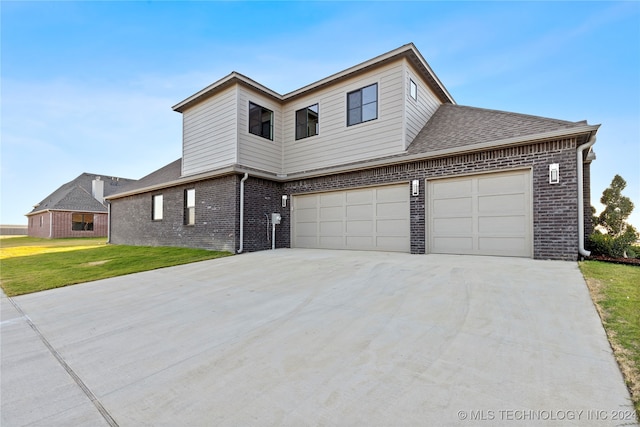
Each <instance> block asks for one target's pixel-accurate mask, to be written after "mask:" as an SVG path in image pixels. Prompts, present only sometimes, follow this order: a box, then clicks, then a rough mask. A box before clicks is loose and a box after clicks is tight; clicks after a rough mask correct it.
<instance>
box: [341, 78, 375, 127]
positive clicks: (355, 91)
mask: <svg viewBox="0 0 640 427" xmlns="http://www.w3.org/2000/svg"><path fill="white" fill-rule="evenodd" d="M372 86H375V88H376V99H375V101H372V102H367V103H366V104H365V103H363V102H362V92H363V91H364V90H365V89H368V88H370V87H372ZM357 92H360V105H359V106H358V107H355V108H349V107H350V103H349V96H350V95H352V94H354V93H357ZM379 100H380V97H379V96H378V82H375V83H371V84H370V85H367V86H363V87H361V88H360V89H356V90H352V91H350V92H347V117H346V119H347V127H349V126H355V125H359V124H360V123H366V122H370V121H373V120H377V119H378V102H379ZM374 103H375V106H376V114H375V117H372V118H370V119H367V120H363V119H362V112H363V110H364V106H365V105H371V104H374ZM356 109H359V110H360V121H357V122H354V123H349V122H350V120H349V117H350V113H351V111H355V110H356Z"/></svg>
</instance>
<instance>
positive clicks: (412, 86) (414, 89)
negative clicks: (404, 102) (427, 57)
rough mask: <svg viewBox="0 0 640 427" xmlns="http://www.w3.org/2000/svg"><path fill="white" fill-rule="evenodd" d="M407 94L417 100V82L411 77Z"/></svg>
mask: <svg viewBox="0 0 640 427" xmlns="http://www.w3.org/2000/svg"><path fill="white" fill-rule="evenodd" d="M414 92H415V93H414ZM409 96H410V97H411V99H413V100H414V101H417V100H418V84H417V83H416V82H415V81H413V79H409Z"/></svg>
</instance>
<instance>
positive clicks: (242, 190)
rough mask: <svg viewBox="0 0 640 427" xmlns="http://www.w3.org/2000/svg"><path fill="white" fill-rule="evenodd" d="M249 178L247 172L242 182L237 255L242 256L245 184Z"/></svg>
mask: <svg viewBox="0 0 640 427" xmlns="http://www.w3.org/2000/svg"><path fill="white" fill-rule="evenodd" d="M247 178H249V173H248V172H245V173H244V177H242V179H241V180H240V248H239V249H238V251H237V252H236V253H238V254H241V253H242V251H243V250H244V182H245V181H246V180H247Z"/></svg>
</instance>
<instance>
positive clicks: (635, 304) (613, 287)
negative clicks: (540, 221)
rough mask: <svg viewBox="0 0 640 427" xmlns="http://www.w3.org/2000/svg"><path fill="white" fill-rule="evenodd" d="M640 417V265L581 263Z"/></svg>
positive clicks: (581, 268) (598, 262) (597, 262)
mask: <svg viewBox="0 0 640 427" xmlns="http://www.w3.org/2000/svg"><path fill="white" fill-rule="evenodd" d="M580 270H582V274H583V275H584V277H585V279H586V281H587V285H588V286H589V291H590V293H591V297H592V299H593V301H594V303H595V304H596V307H597V309H598V312H599V313H600V317H601V319H602V324H603V325H604V328H605V330H606V331H607V336H608V337H609V342H610V343H611V347H612V348H613V350H614V354H615V356H616V359H617V360H618V364H619V365H620V369H621V370H622V374H623V375H624V378H625V381H626V383H627V386H628V387H629V390H630V391H631V398H632V400H633V403H634V405H635V408H636V413H637V414H638V418H639V419H640V267H638V266H632V265H619V264H611V263H606V262H600V261H584V262H581V263H580Z"/></svg>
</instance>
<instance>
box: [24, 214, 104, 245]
mask: <svg viewBox="0 0 640 427" xmlns="http://www.w3.org/2000/svg"><path fill="white" fill-rule="evenodd" d="M74 213H80V214H85V215H87V214H88V215H93V230H91V231H77V230H72V229H71V227H72V215H73V214H74ZM40 218H42V226H41V225H40ZM107 221H108V215H107V214H106V213H93V212H82V211H77V212H70V211H45V212H42V213H39V214H36V215H30V216H29V226H28V234H29V236H31V237H41V238H45V239H48V238H51V239H61V238H65V237H105V236H106V235H107Z"/></svg>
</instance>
